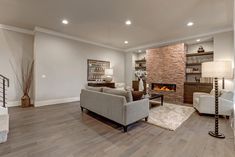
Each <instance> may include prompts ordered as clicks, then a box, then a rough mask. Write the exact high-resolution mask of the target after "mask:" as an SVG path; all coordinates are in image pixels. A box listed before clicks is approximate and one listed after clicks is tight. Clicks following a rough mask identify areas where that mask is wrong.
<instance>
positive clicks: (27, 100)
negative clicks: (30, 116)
mask: <svg viewBox="0 0 235 157" xmlns="http://www.w3.org/2000/svg"><path fill="white" fill-rule="evenodd" d="M30 106H31V103H30V97H29V96H28V95H24V96H22V98H21V107H23V108H25V107H30Z"/></svg>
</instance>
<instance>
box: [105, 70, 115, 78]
mask: <svg viewBox="0 0 235 157" xmlns="http://www.w3.org/2000/svg"><path fill="white" fill-rule="evenodd" d="M104 73H105V75H106V76H113V69H105V72H104Z"/></svg>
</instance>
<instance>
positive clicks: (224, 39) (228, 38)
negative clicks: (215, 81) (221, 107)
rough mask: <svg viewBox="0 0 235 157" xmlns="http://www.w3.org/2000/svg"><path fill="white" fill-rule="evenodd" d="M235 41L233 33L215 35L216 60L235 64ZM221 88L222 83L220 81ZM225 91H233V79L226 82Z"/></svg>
mask: <svg viewBox="0 0 235 157" xmlns="http://www.w3.org/2000/svg"><path fill="white" fill-rule="evenodd" d="M233 58H234V39H233V31H230V32H225V33H219V34H215V35H214V60H215V61H217V60H228V61H232V62H233V63H234V60H233ZM219 87H222V81H221V80H219ZM225 89H227V90H233V79H226V80H225Z"/></svg>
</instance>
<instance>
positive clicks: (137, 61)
mask: <svg viewBox="0 0 235 157" xmlns="http://www.w3.org/2000/svg"><path fill="white" fill-rule="evenodd" d="M135 62H136V63H146V60H145V59H141V60H136V61H135Z"/></svg>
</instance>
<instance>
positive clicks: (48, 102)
mask: <svg viewBox="0 0 235 157" xmlns="http://www.w3.org/2000/svg"><path fill="white" fill-rule="evenodd" d="M75 101H80V97H73V98H64V99H52V100H43V101H35V103H34V106H35V107H40V106H47V105H55V104H63V103H69V102H75Z"/></svg>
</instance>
